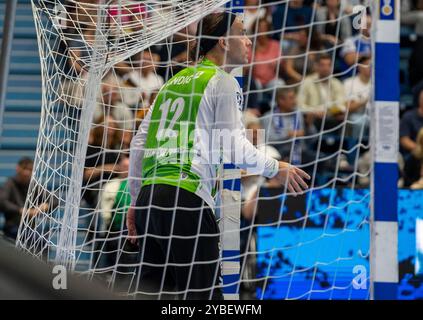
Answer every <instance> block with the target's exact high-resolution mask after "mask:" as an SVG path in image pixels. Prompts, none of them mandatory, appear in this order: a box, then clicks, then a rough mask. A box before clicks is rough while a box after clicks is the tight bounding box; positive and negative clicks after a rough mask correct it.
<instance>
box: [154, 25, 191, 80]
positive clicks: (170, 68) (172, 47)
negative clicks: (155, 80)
mask: <svg viewBox="0 0 423 320" xmlns="http://www.w3.org/2000/svg"><path fill="white" fill-rule="evenodd" d="M196 30H197V28H195V27H194V24H192V25H189V26H188V27H186V28H183V29H182V30H179V31H178V32H175V33H174V34H172V35H171V36H170V37H169V38H167V39H165V40H163V41H162V42H160V43H158V44H157V45H154V46H152V47H151V51H152V52H154V53H157V54H158V55H159V56H160V61H161V63H160V67H158V68H157V73H158V74H160V76H161V77H162V78H163V79H164V80H165V81H167V80H168V79H170V78H171V77H173V76H174V75H175V74H176V73H178V72H179V71H180V70H182V69H183V68H185V67H187V66H188V65H189V61H190V58H189V56H190V55H189V51H190V43H191V42H192V41H193V40H194V39H195V32H196Z"/></svg>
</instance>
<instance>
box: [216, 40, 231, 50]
mask: <svg viewBox="0 0 423 320" xmlns="http://www.w3.org/2000/svg"><path fill="white" fill-rule="evenodd" d="M218 43H219V46H220V47H221V48H222V49H223V50H224V51H228V50H229V44H228V41H226V39H225V38H224V37H220V38H219V41H218Z"/></svg>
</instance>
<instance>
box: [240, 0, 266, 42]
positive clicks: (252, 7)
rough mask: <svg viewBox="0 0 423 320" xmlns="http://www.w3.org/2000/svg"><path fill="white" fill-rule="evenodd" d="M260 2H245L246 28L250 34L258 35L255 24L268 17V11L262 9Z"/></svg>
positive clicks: (250, 0) (258, 0)
mask: <svg viewBox="0 0 423 320" xmlns="http://www.w3.org/2000/svg"><path fill="white" fill-rule="evenodd" d="M260 5H261V3H260V0H245V2H244V6H245V8H244V28H245V29H246V30H247V32H248V33H249V34H254V33H256V27H258V26H257V25H256V24H255V22H256V21H258V20H260V19H262V18H265V17H266V9H265V8H263V7H262V6H261V7H260Z"/></svg>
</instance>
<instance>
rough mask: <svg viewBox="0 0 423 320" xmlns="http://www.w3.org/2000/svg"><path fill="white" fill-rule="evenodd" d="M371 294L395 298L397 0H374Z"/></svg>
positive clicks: (396, 269) (396, 260) (398, 3)
mask: <svg viewBox="0 0 423 320" xmlns="http://www.w3.org/2000/svg"><path fill="white" fill-rule="evenodd" d="M375 3H376V4H375V8H374V9H375V10H373V11H374V12H373V17H374V18H373V21H374V23H373V28H375V29H374V30H373V36H374V39H375V45H374V53H373V65H374V68H373V72H374V73H373V82H374V83H373V85H374V87H373V88H374V92H373V93H374V113H373V119H372V120H373V121H372V124H373V126H374V128H373V130H374V131H373V132H372V139H373V140H372V148H373V150H374V151H373V152H374V153H373V155H374V157H373V159H374V172H373V180H372V183H373V212H372V214H373V222H374V224H373V228H372V248H373V250H372V254H371V280H372V285H373V290H372V297H373V298H374V299H378V300H381V299H383V300H385V299H397V284H398V252H397V251H398V249H397V248H398V222H397V221H398V219H397V207H398V206H397V181H398V135H399V30H400V23H399V19H400V10H399V8H400V1H399V0H390V1H386V0H378V1H375Z"/></svg>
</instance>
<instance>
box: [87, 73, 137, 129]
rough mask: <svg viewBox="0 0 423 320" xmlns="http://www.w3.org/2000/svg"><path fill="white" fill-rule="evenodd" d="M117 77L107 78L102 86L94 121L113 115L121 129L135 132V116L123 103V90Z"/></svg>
mask: <svg viewBox="0 0 423 320" xmlns="http://www.w3.org/2000/svg"><path fill="white" fill-rule="evenodd" d="M116 77H117V76H116V75H115V76H109V77H106V78H105V79H104V80H103V83H102V85H101V92H102V96H101V97H100V99H101V100H100V101H99V103H98V104H97V108H96V109H95V112H94V119H100V118H101V117H104V116H106V115H108V114H111V115H112V116H113V118H114V119H115V121H117V122H118V123H119V127H121V128H122V129H125V130H133V129H134V127H135V115H134V113H133V111H132V110H131V108H130V107H129V106H128V105H127V104H126V103H124V102H123V101H122V88H121V87H120V85H119V83H120V82H119V80H118V79H116Z"/></svg>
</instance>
